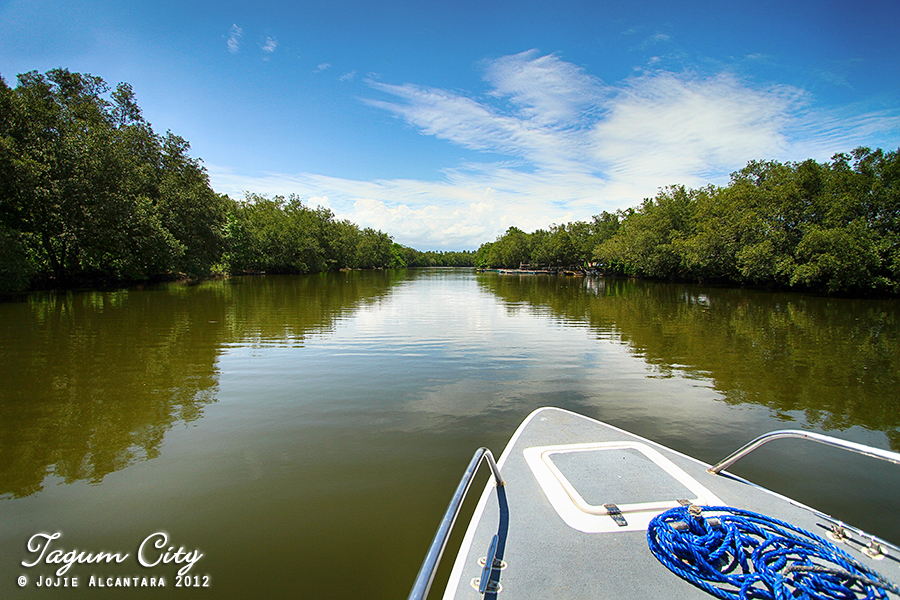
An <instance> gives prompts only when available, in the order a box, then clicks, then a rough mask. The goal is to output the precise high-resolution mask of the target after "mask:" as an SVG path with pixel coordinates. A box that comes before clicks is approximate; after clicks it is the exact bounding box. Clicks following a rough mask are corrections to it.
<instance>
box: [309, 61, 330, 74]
mask: <svg viewBox="0 0 900 600" xmlns="http://www.w3.org/2000/svg"><path fill="white" fill-rule="evenodd" d="M330 68H331V63H327V62H324V63H319V65H318V66H317V67H316V68H315V70H314V71H313V73H321V72H322V71H327V70H328V69H330Z"/></svg>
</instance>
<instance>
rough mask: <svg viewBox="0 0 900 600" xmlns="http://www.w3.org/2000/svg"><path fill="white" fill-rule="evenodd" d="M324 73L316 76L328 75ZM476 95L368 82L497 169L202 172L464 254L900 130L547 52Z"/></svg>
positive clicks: (234, 188)
mask: <svg viewBox="0 0 900 600" xmlns="http://www.w3.org/2000/svg"><path fill="white" fill-rule="evenodd" d="M329 66H330V65H328V64H327V63H323V64H322V65H320V66H319V70H323V69H324V68H327V67H329ZM484 69H485V75H484V79H485V81H486V83H487V84H488V85H489V86H490V89H489V91H488V93H487V94H481V95H476V94H464V93H461V92H459V91H450V90H445V89H438V88H432V87H426V86H421V85H415V84H412V83H405V84H388V83H383V82H381V81H379V80H376V79H374V78H371V77H370V78H369V79H367V80H366V83H367V84H368V85H369V87H370V88H371V89H372V90H373V93H375V94H378V95H379V96H380V97H378V98H375V97H372V98H368V99H366V100H365V102H366V103H367V104H369V105H370V106H373V107H376V108H379V109H382V110H385V111H388V112H390V113H392V114H394V115H396V116H398V117H400V118H401V119H403V120H404V121H405V122H406V123H408V124H409V125H411V126H413V127H415V128H416V129H418V130H419V131H420V132H421V133H422V134H423V135H427V136H434V137H436V138H439V139H442V140H446V141H448V142H450V143H452V144H454V145H457V146H460V147H462V148H466V149H470V150H474V151H478V152H490V153H492V154H495V155H496V154H499V155H505V156H507V157H509V159H510V160H508V161H500V162H472V163H469V164H466V165H461V166H457V167H455V168H452V169H450V168H448V169H446V170H445V171H444V173H443V177H442V178H440V179H439V180H437V181H417V180H403V179H396V180H375V181H357V180H348V179H341V178H332V177H326V176H322V175H315V174H309V173H301V174H295V175H286V174H266V175H262V176H257V177H252V178H247V177H238V176H235V175H234V174H230V173H227V172H217V171H215V170H213V169H212V168H211V169H210V176H211V180H212V182H213V185H214V187H215V188H216V189H217V191H220V192H226V193H229V194H235V193H237V194H238V195H239V192H240V191H241V190H244V189H248V190H253V191H258V192H267V193H270V194H275V193H281V194H289V193H297V194H300V195H301V196H304V197H307V198H312V197H317V196H324V197H327V199H328V202H330V207H331V208H332V210H334V211H335V213H336V214H337V215H338V217H339V218H347V219H350V220H352V221H354V222H356V223H358V224H360V225H361V226H364V227H375V228H377V229H381V230H382V231H385V232H387V233H389V234H391V235H393V236H394V238H395V240H396V241H398V242H400V243H403V244H406V245H410V246H413V247H416V248H419V249H428V248H441V247H442V248H475V247H477V246H478V245H479V244H481V243H483V242H486V241H491V240H493V239H495V238H496V237H497V235H499V234H501V233H502V232H503V231H504V230H505V229H506V228H507V227H509V226H512V225H515V226H517V227H520V228H522V229H524V230H526V231H533V230H534V229H537V228H546V227H548V226H549V225H550V224H552V223H564V222H568V221H572V220H577V219H589V218H590V217H591V216H592V215H594V214H598V213H600V212H601V211H603V210H610V211H613V210H616V209H617V208H626V207H629V206H634V205H636V204H638V203H639V202H640V201H641V200H642V199H643V198H645V197H650V196H653V195H654V194H655V193H656V191H657V190H658V189H659V188H660V187H662V186H665V185H670V184H676V183H681V184H685V185H688V186H692V187H697V186H702V185H705V184H707V183H715V184H720V185H721V184H725V183H727V181H728V175H729V174H730V173H731V172H732V171H734V170H737V169H739V168H741V167H743V166H744V165H745V164H746V163H747V162H748V161H750V160H752V159H776V160H803V159H806V158H810V157H811V158H815V159H817V160H827V159H828V158H830V157H831V155H832V154H833V153H834V152H836V151H844V150H848V149H852V148H853V147H854V146H855V145H858V144H860V143H866V144H871V143H872V142H871V141H869V140H870V139H871V136H872V135H873V133H874V134H881V135H884V134H885V132H896V131H898V130H900V119H898V117H897V116H894V115H892V114H888V113H852V112H850V111H849V109H848V110H845V111H830V112H828V111H823V110H817V109H814V108H813V105H814V98H813V97H812V96H811V95H810V94H809V93H808V92H806V91H804V90H802V89H799V88H796V87H791V86H783V85H759V84H754V83H752V82H748V81H746V80H743V79H741V78H739V77H737V76H735V75H733V74H730V73H728V72H722V73H719V74H715V75H711V76H701V75H698V74H694V73H689V72H678V73H676V72H670V71H663V70H658V71H644V72H642V73H640V74H638V75H636V76H633V77H631V78H628V79H626V80H624V81H621V82H618V83H616V84H615V85H610V84H607V83H604V82H602V81H600V80H599V79H597V78H595V77H593V76H591V75H589V74H588V73H586V72H585V71H584V69H582V68H581V67H578V66H576V65H573V64H571V63H568V62H565V61H563V60H562V59H561V58H559V57H558V56H556V55H546V56H540V55H538V54H537V53H536V52H534V51H529V52H524V53H521V54H516V55H512V56H506V57H503V58H500V59H497V60H493V61H488V62H486V63H485V65H484Z"/></svg>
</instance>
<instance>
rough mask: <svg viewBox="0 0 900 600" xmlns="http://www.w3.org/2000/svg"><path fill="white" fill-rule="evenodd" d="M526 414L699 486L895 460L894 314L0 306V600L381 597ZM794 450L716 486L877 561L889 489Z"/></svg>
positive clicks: (256, 301) (883, 473) (804, 463)
mask: <svg viewBox="0 0 900 600" xmlns="http://www.w3.org/2000/svg"><path fill="white" fill-rule="evenodd" d="M546 405H553V406H558V407H562V408H566V409H570V410H574V411H576V412H580V413H583V414H586V415H588V416H591V417H594V418H597V419H600V420H603V421H606V422H609V423H611V424H613V425H617V426H619V427H622V428H625V429H628V430H630V431H633V432H634V433H637V434H639V435H642V436H645V437H648V438H650V439H653V440H655V441H658V442H661V443H663V444H666V445H668V446H670V447H673V448H675V449H676V450H680V451H682V452H685V453H688V454H691V455H693V456H695V457H697V458H699V459H701V460H705V461H707V462H715V461H717V460H718V459H720V458H722V457H724V456H725V455H727V454H728V453H729V452H730V451H732V450H734V449H735V448H736V447H738V446H739V445H741V444H742V443H744V442H745V441H748V440H749V439H751V438H752V437H754V436H756V435H758V434H760V433H763V432H765V431H768V430H772V429H784V428H800V429H809V430H811V431H820V432H825V433H828V434H831V435H836V436H839V437H843V438H846V439H851V440H854V441H858V442H862V443H866V444H870V445H873V446H877V447H880V448H890V449H893V450H895V451H897V450H900V303H898V302H897V301H894V300H852V299H833V298H823V297H815V296H807V295H800V294H779V293H769V292H761V291H753V290H740V289H722V288H713V287H701V286H690V285H679V284H664V283H650V282H640V281H631V280H616V279H603V278H592V277H588V278H581V277H555V276H554V277H550V276H509V275H499V274H496V273H484V274H477V273H474V272H472V271H471V270H465V269H420V270H409V271H353V272H341V273H331V274H323V275H307V276H293V277H289V276H255V277H235V278H230V279H226V280H215V281H207V282H203V283H200V284H197V285H186V284H167V285H158V286H146V287H143V288H131V289H122V290H114V291H93V292H68V293H59V294H51V293H42V294H32V295H29V296H27V297H25V298H21V299H19V300H17V301H9V302H4V303H0V596H2V597H4V598H7V597H22V598H71V597H73V596H75V597H101V596H102V597H110V598H112V597H116V598H126V599H127V598H168V597H192V596H201V595H202V596H204V597H209V598H212V597H215V598H247V597H260V598H372V599H388V598H402V597H405V596H406V594H407V593H408V592H409V588H410V586H411V585H412V581H413V579H414V577H415V574H416V571H417V570H418V567H419V564H420V562H421V560H422V558H423V556H424V553H425V551H426V549H427V546H428V543H429V542H430V539H431V537H432V535H433V534H434V531H435V529H436V527H437V525H438V521H439V519H440V516H441V514H442V513H443V510H444V508H445V507H446V504H447V502H448V500H449V498H450V495H451V494H452V491H453V489H454V488H455V486H456V484H457V482H458V481H459V477H460V476H461V474H462V471H463V469H464V468H465V465H466V463H467V462H468V460H469V458H470V457H471V455H472V453H473V452H474V450H475V449H476V448H477V447H478V446H482V445H484V446H488V447H490V448H492V449H493V450H494V452H495V454H497V455H499V453H500V452H501V450H502V449H503V446H504V445H505V443H506V441H507V440H508V438H509V436H510V435H511V434H512V432H513V431H514V430H515V428H516V426H517V425H518V423H519V422H520V421H521V420H522V419H523V418H524V417H525V416H526V415H527V414H528V413H529V412H530V411H532V410H533V409H535V408H537V407H540V406H546ZM809 446H810V444H809V443H807V444H805V445H804V443H803V442H800V441H794V440H785V441H780V442H776V443H774V444H770V445H769V446H767V447H765V448H764V449H761V450H759V451H758V453H756V454H754V455H752V456H751V457H749V458H747V459H745V460H744V461H742V462H740V463H738V464H737V465H736V466H735V467H734V468H733V469H732V471H733V472H735V473H736V474H738V475H741V476H744V477H747V478H749V479H751V480H753V481H755V482H757V483H760V484H763V485H766V486H768V487H771V488H773V489H776V490H777V491H780V492H782V493H786V494H788V495H790V496H792V497H795V498H796V499H797V500H800V501H802V502H806V503H809V504H812V505H814V506H816V507H817V508H820V509H822V510H825V511H826V512H830V513H832V514H835V516H838V517H842V518H844V519H846V520H848V521H849V522H851V523H854V524H856V525H858V526H861V527H863V528H866V529H868V530H870V531H872V532H873V533H877V534H879V535H881V536H882V537H885V538H886V539H888V540H890V541H893V542H894V543H900V522H898V521H900V520H898V519H897V518H896V510H897V508H898V501H897V498H898V497H900V467H896V466H893V465H888V464H886V463H885V464H882V463H877V462H876V461H873V460H871V459H867V458H864V457H859V456H856V455H854V456H844V455H843V454H841V453H839V452H837V451H834V450H831V449H828V448H825V447H822V446H818V445H816V447H815V448H811V447H809ZM460 529H462V527H460ZM57 533H58V534H59V536H58V537H54V535H55V534H57ZM29 545H30V546H31V548H29ZM54 550H62V551H64V552H57V553H56V554H55V555H54V554H52V552H53V551H54ZM72 551H76V552H75V553H74V554H71V552H72ZM79 552H83V553H84V554H82V555H81V557H82V559H84V560H87V559H88V558H90V557H92V556H93V557H94V558H97V555H100V553H106V555H100V558H104V556H105V557H106V558H111V560H112V562H105V561H104V562H102V563H99V564H98V563H84V564H71V565H68V567H67V565H66V563H65V562H52V561H51V559H52V558H56V559H58V561H65V560H69V561H71V560H72V559H73V558H76V557H77V556H78V553H79ZM67 553H69V554H67ZM451 553H452V550H451ZM113 554H115V555H116V556H110V555H113ZM67 555H68V556H69V558H68V559H66V556H67ZM198 555H201V556H199V557H198ZM117 558H121V559H122V560H121V562H117ZM445 562H448V563H449V562H450V561H449V560H447V561H445ZM23 563H24V564H23ZM33 563H36V564H33ZM31 564H33V566H27V565H31ZM59 570H62V574H61V575H57V571H59ZM179 570H181V572H182V575H181V576H179V574H178V571H179ZM47 577H50V579H49V583H50V584H59V585H60V586H63V587H60V588H56V587H53V588H50V589H48V588H47V584H48V579H46V578H47ZM38 583H40V584H41V585H40V586H38ZM126 583H127V584H128V585H129V586H131V587H130V588H129V589H124V588H116V587H115V586H116V585H119V586H121V585H125V584H126ZM76 584H77V587H75V588H73V587H72V586H73V585H76ZM154 584H155V585H157V586H159V585H160V584H164V586H165V587H164V588H161V587H151V585H154ZM178 584H182V585H184V584H189V585H191V586H194V585H198V586H200V587H198V588H192V589H182V588H177V587H175V586H176V585H178ZM100 585H102V586H104V588H109V587H112V588H113V589H101V588H100V587H99V586H100ZM65 586H68V587H65ZM204 586H205V587H204Z"/></svg>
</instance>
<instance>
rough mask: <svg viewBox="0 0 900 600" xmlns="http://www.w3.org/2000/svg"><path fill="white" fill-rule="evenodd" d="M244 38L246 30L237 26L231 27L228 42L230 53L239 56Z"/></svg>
mask: <svg viewBox="0 0 900 600" xmlns="http://www.w3.org/2000/svg"><path fill="white" fill-rule="evenodd" d="M243 37H244V30H243V29H241V28H240V27H238V26H237V25H236V24H235V25H232V26H231V30H230V31H229V33H228V41H227V42H226V44H227V46H228V51H229V52H231V53H232V54H237V53H238V51H240V49H241V38H243Z"/></svg>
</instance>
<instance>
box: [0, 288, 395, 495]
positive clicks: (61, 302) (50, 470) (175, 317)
mask: <svg viewBox="0 0 900 600" xmlns="http://www.w3.org/2000/svg"><path fill="white" fill-rule="evenodd" d="M397 280H398V276H397V275H391V274H387V273H383V272H377V273H360V272H352V273H338V274H330V275H321V276H319V275H317V276H310V277H308V278H302V277H299V278H293V279H291V281H290V284H289V285H287V284H286V282H285V280H284V278H280V277H268V278H264V277H263V278H255V279H253V280H252V281H251V280H244V279H241V278H235V279H230V280H226V281H212V282H207V283H204V284H202V285H199V286H187V285H181V284H176V285H165V286H160V287H156V288H149V289H137V290H117V291H104V292H83V293H75V292H70V293H66V294H35V295H32V296H30V297H29V298H28V300H27V301H25V302H18V303H7V304H0V339H2V344H0V497H6V498H9V497H14V498H18V497H24V496H29V495H31V494H34V493H36V492H38V491H40V490H41V489H43V486H44V482H45V480H46V478H47V476H48V475H52V476H54V477H56V478H59V479H61V480H62V481H64V482H66V483H72V482H75V481H79V480H84V481H87V482H90V483H98V482H100V481H101V480H102V479H103V478H104V477H105V476H106V475H108V474H110V473H112V472H114V471H117V470H120V469H123V468H124V467H127V466H129V465H131V464H134V463H135V462H137V461H140V460H145V459H150V458H154V457H156V456H157V455H158V454H159V452H160V447H161V445H162V442H163V437H164V436H165V435H166V432H167V431H168V430H169V429H171V428H172V427H173V425H174V424H176V423H189V422H192V421H195V420H196V419H198V418H200V417H201V416H202V414H203V407H204V406H205V405H207V404H209V403H210V402H215V400H216V395H217V390H218V380H219V372H218V367H217V359H218V357H219V355H220V354H221V352H222V349H223V347H227V346H228V345H229V344H234V343H242V344H244V343H249V344H254V343H255V344H270V343H276V344H300V345H302V343H303V340H304V338H305V337H306V336H308V335H310V334H317V333H322V332H325V331H328V330H330V329H331V328H332V327H333V326H334V323H335V321H336V320H338V319H340V318H341V317H342V316H343V315H346V314H347V313H349V312H352V311H354V310H356V309H358V308H359V307H360V306H363V305H365V304H367V303H372V302H377V301H379V299H381V298H383V297H384V296H385V295H386V294H387V293H388V290H389V289H390V288H391V286H392V285H394V284H395V283H396V282H397ZM247 283H249V285H245V284H247Z"/></svg>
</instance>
